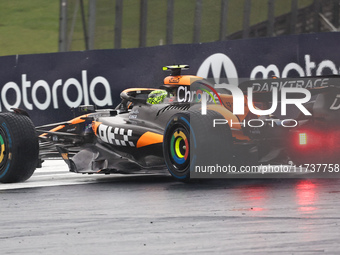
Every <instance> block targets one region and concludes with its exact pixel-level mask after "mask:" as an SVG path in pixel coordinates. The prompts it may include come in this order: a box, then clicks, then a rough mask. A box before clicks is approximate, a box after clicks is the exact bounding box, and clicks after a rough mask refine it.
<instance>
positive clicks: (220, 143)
mask: <svg viewBox="0 0 340 255" xmlns="http://www.w3.org/2000/svg"><path fill="white" fill-rule="evenodd" d="M188 68H189V66H186V65H175V66H168V67H164V68H163V69H164V70H168V71H171V74H170V76H168V77H166V78H165V80H164V84H163V85H161V86H160V88H159V89H155V88H133V89H126V90H124V91H123V92H122V93H121V95H120V96H121V99H122V100H121V103H120V104H119V105H118V106H117V107H116V108H114V109H98V110H96V109H95V107H94V106H80V107H79V111H80V112H82V115H81V116H79V117H76V118H74V119H72V120H70V121H65V122H61V123H53V124H48V125H44V126H39V127H34V125H33V123H32V121H31V120H30V118H29V116H28V114H27V113H26V112H25V111H23V110H20V109H15V110H14V112H11V113H1V114H0V143H1V154H0V181H1V182H20V181H24V180H27V179H28V178H29V177H30V176H31V175H32V174H33V172H34V170H35V169H36V168H37V167H41V165H42V163H43V161H44V160H45V159H48V158H55V157H62V158H63V159H64V160H65V162H66V163H67V165H68V167H69V170H70V171H71V172H75V173H88V174H113V173H124V174H130V173H155V172H158V171H163V172H164V170H168V171H169V173H170V174H171V175H172V176H173V177H175V178H176V179H178V180H188V179H189V178H190V176H191V177H192V173H193V171H194V170H195V167H196V166H209V165H216V164H218V165H220V166H222V165H223V166H227V165H228V166H230V165H232V166H239V165H258V164H260V163H263V164H268V163H287V162H288V159H289V157H288V156H287V154H286V152H285V151H286V150H285V146H286V140H287V137H290V135H289V132H290V131H291V130H292V129H293V130H297V129H296V127H294V128H286V127H284V126H282V122H281V121H280V120H278V119H276V118H274V117H272V116H258V115H255V114H254V113H252V112H251V111H250V110H249V107H248V106H249V105H248V103H247V102H248V101H247V100H244V111H243V112H242V114H233V95H232V93H230V91H229V92H228V91H227V90H225V89H223V88H214V86H213V85H212V84H211V83H209V82H208V81H207V80H205V79H203V78H200V77H196V76H191V75H182V74H181V71H182V70H185V69H188ZM246 97H247V96H245V99H246ZM260 97H263V98H264V99H263V98H262V99H261V100H259V101H266V100H268V99H266V93H263V94H261V96H260ZM269 101H270V100H269ZM253 108H254V106H252V109H253ZM338 108H340V107H338ZM287 125H288V124H287V122H286V126H287ZM37 133H38V135H36V134H37Z"/></svg>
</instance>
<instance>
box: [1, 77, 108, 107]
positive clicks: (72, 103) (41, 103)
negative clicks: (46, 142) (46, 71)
mask: <svg viewBox="0 0 340 255" xmlns="http://www.w3.org/2000/svg"><path fill="white" fill-rule="evenodd" d="M31 84H32V82H31V81H29V80H28V78H27V74H22V75H21V90H20V87H19V85H18V84H17V83H15V82H13V81H9V82H7V83H6V84H5V85H4V86H3V87H2V89H1V101H0V111H2V106H4V108H5V109H6V110H8V111H9V110H10V109H11V108H18V107H20V105H21V103H23V105H24V107H25V108H26V109H28V110H33V109H34V107H35V108H37V109H39V110H46V109H48V108H49V107H51V106H52V107H53V108H54V109H58V108H59V102H60V99H59V101H58V92H59V93H60V92H61V95H62V100H63V101H64V102H65V104H66V105H67V106H69V107H78V106H79V105H81V104H82V102H83V104H86V105H88V104H90V99H91V100H92V102H93V103H94V104H96V105H98V106H105V105H107V106H111V105H112V97H111V87H110V83H109V82H108V80H107V79H105V78H104V77H102V76H97V77H94V78H93V80H92V81H91V82H90V86H88V79H87V71H86V70H82V78H81V81H78V80H77V79H75V78H69V79H67V80H66V81H65V82H64V83H63V80H62V79H58V80H56V81H55V82H54V83H53V85H52V86H50V85H49V84H48V83H47V82H46V81H45V80H38V81H36V82H35V83H34V84H33V86H31ZM97 86H101V87H103V89H102V88H101V91H104V93H103V94H104V97H103V98H102V99H100V98H98V95H97V94H96V92H95V91H96V88H97ZM71 87H75V89H76V91H77V92H76V98H75V100H71V99H70V98H69V95H68V90H69V89H70V88H71ZM11 90H13V91H14V94H15V101H14V103H10V102H8V98H9V97H8V93H10V91H11ZM38 90H40V91H41V90H44V93H41V94H44V95H45V97H42V96H41V95H39V93H37V91H38ZM29 95H31V98H32V102H29Z"/></svg>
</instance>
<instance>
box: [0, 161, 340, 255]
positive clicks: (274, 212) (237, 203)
mask: <svg viewBox="0 0 340 255" xmlns="http://www.w3.org/2000/svg"><path fill="white" fill-rule="evenodd" d="M62 164H63V163H62ZM0 203H1V207H0V210H1V214H0V215H1V220H0V224H1V231H0V249H1V254H109V253H111V254H113V253H115V254H339V253H340V242H339V240H340V230H339V228H340V179H229V180H208V181H196V182H193V183H180V182H176V181H174V180H173V179H172V178H171V177H169V176H166V175H164V176H161V175H157V176H113V175H111V176H101V177H98V176H83V175H78V174H73V173H67V170H66V168H65V167H64V166H63V165H62V166H61V165H60V164H59V163H58V162H53V161H52V163H49V165H48V166H47V167H46V169H45V170H44V171H40V170H38V171H37V172H36V173H35V174H34V176H33V177H32V178H31V179H30V180H29V181H28V182H26V183H24V184H0Z"/></svg>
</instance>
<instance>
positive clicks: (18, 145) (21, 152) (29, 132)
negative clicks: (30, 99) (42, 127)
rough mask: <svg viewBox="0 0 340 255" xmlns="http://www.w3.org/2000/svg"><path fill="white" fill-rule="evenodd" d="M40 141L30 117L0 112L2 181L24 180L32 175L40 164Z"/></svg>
mask: <svg viewBox="0 0 340 255" xmlns="http://www.w3.org/2000/svg"><path fill="white" fill-rule="evenodd" d="M38 157H39V143H38V137H37V135H36V132H35V127H34V125H33V123H32V121H31V120H30V118H29V117H27V116H24V115H20V114H16V113H1V114H0V182H2V183H14V182H22V181H25V180H27V179H28V178H30V177H31V176H32V174H33V173H34V170H35V169H36V167H37V164H38Z"/></svg>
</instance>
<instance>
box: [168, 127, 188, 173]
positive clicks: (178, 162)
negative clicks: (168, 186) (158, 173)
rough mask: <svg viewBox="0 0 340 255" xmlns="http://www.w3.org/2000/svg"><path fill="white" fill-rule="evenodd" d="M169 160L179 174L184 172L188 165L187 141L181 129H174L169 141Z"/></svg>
mask: <svg viewBox="0 0 340 255" xmlns="http://www.w3.org/2000/svg"><path fill="white" fill-rule="evenodd" d="M169 147H170V156H171V157H170V159H171V162H172V164H173V166H175V168H176V169H177V170H178V171H179V172H184V171H185V170H186V168H187V166H188V163H189V158H190V157H189V156H190V155H189V152H190V147H189V139H188V135H187V131H186V130H185V129H184V128H182V127H177V128H174V129H173V131H172V133H171V139H170V144H169Z"/></svg>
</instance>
